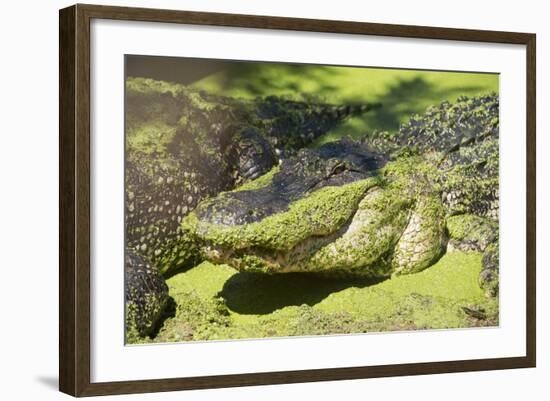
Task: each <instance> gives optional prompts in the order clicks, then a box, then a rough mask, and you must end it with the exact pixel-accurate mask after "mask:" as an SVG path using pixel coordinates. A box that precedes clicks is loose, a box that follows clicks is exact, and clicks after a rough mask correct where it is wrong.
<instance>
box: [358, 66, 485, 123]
mask: <svg viewBox="0 0 550 401" xmlns="http://www.w3.org/2000/svg"><path fill="white" fill-rule="evenodd" d="M481 89H483V88H482V87H480V86H468V87H461V91H463V92H464V93H472V92H476V91H479V90H481ZM456 92H457V89H456V88H440V87H438V86H437V85H434V84H432V83H430V82H428V81H427V80H425V79H424V78H422V77H419V76H416V77H413V78H410V79H399V80H398V81H397V82H396V83H394V84H393V85H391V86H390V87H389V89H388V91H387V92H386V93H385V94H384V95H382V96H380V97H378V98H377V101H378V102H380V103H381V104H382V107H380V108H378V109H376V110H373V111H372V112H371V113H370V114H368V115H367V116H366V118H368V119H369V122H370V125H371V126H374V127H376V128H377V129H379V130H396V129H398V128H399V125H400V124H401V122H403V116H407V117H409V116H411V115H413V114H416V113H422V112H424V110H425V109H426V107H427V105H428V104H430V103H432V102H433V99H447V98H449V97H451V96H453V97H454V96H455V94H456ZM448 100H452V101H454V100H455V99H454V98H453V99H448Z"/></svg>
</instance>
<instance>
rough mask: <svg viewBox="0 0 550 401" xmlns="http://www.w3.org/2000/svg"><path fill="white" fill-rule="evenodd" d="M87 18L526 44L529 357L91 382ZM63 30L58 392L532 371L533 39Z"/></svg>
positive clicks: (250, 19)
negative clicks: (109, 23)
mask: <svg viewBox="0 0 550 401" xmlns="http://www.w3.org/2000/svg"><path fill="white" fill-rule="evenodd" d="M93 18H99V19H110V20H127V21H147V22H165V23H183V24H195V25H211V26H225V27H242V28H266V29H278V30H293V31H310V32H328V33H345V34H357V35H376V36H392V37H401V38H423V39H443V40H456V41H474V42H491V43H507V44H519V45H525V46H526V50H527V51H526V54H527V59H526V66H527V67H526V71H527V83H526V87H527V97H526V98H527V109H526V110H527V121H526V129H527V130H526V132H527V136H526V141H527V177H526V183H527V193H526V202H527V203H526V204H527V216H526V219H527V220H526V221H527V226H526V255H527V258H526V264H525V266H526V272H525V274H526V283H527V288H526V294H527V299H526V311H525V313H526V327H525V330H526V356H523V357H511V358H493V359H476V360H461V361H439V362H430V363H410V364H399V365H381V366H365V367H348V368H329V369H315V370H300V371H281V372H264V373H262V372H259V373H249V374H231V375H222V376H202V377H187V378H185V377H182V378H169V379H155V380H136V381H121V382H101V383H91V380H90V362H91V355H90V354H91V351H90V173H91V171H90V21H91V20H92V19H93ZM59 29H60V36H59V51H60V52H59V57H60V69H59V82H60V83H59V85H60V86H59V93H60V103H59V125H60V126H59V129H60V137H59V138H60V139H59V151H60V165H59V182H60V185H59V191H60V192H59V197H60V199H59V229H60V234H59V258H60V264H59V275H60V278H59V280H60V281H59V283H60V286H59V358H60V360H59V388H60V390H61V391H62V392H64V393H67V394H70V395H73V396H93V395H105V394H122V393H143V392H154V391H173V390H187V389H203V388H219V387H235V386H250V385H263V384H280V383H297V382H314V381H324V380H346V379H362V378H373V377H388V376H401V375H420V374H433V373H449V372H465V371H480V370H494V369H511V368H527V367H535V363H536V313H535V309H536V305H535V300H536V294H535V289H536V285H535V284H536V278H535V274H536V272H535V231H536V229H535V213H536V211H535V207H536V201H535V194H536V192H535V191H536V189H535V159H536V156H535V143H536V142H535V141H536V138H535V119H536V106H535V97H536V94H535V64H536V63H535V46H536V44H535V43H536V36H535V34H531V33H513V32H495V31H481V30H466V29H450V28H434V27H420V26H404V25H386V24H372V23H360V22H347V21H328V20H313V19H297V18H281V17H266V16H252V15H236V14H218V13H202V12H189V11H169V10H155V9H140V8H124V7H110V6H95V5H80V4H79V5H74V6H72V7H68V8H65V9H62V10H60V14H59Z"/></svg>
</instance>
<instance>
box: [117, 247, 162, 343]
mask: <svg viewBox="0 0 550 401" xmlns="http://www.w3.org/2000/svg"><path fill="white" fill-rule="evenodd" d="M124 273H125V296H126V333H127V336H128V337H131V336H137V337H144V336H147V335H150V334H151V333H152V331H153V330H154V329H155V326H156V324H157V322H158V320H159V318H160V317H161V315H162V312H163V311H164V309H165V307H166V305H167V302H168V299H169V298H168V286H167V285H166V283H165V282H164V279H163V278H162V276H161V275H160V273H159V272H158V270H157V269H156V268H155V267H153V266H151V265H150V264H149V263H147V262H146V261H145V260H144V259H143V258H142V257H141V256H139V255H137V254H136V253H135V252H133V251H132V250H130V249H126V255H125V270H124Z"/></svg>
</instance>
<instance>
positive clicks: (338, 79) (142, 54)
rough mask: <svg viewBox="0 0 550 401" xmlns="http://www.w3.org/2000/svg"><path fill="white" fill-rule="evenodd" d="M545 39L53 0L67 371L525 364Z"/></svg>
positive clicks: (352, 372) (344, 374) (309, 372)
mask: <svg viewBox="0 0 550 401" xmlns="http://www.w3.org/2000/svg"><path fill="white" fill-rule="evenodd" d="M535 112H536V110H535V35H534V34H529V33H511V32H494V31H479V30H464V29H450V28H432V27H418V26H402V25H384V24H370V23H359V22H344V21H322V20H309V19H294V18H281V17H265V16H250V15H231V14H216V13H200V12H187V11H168V10H153V9H137V8H121V7H106V6H94V5H75V6H72V7H69V8H66V9H63V10H61V11H60V390H61V391H63V392H65V393H68V394H71V395H74V396H90V395H103V394H120V393H139V392H153V391H171V390H184V389H200V388H216V387H231V386H247V385H260V384H278V383H294V382H307V381H322V380H341V379H359V378H372V377H384V376H397V375H418V374H431V373H440V372H460V371H476V370H489V369H510V368H525V367H534V366H535V355H536V352H535V332H536V319H535V298H536V297H535Z"/></svg>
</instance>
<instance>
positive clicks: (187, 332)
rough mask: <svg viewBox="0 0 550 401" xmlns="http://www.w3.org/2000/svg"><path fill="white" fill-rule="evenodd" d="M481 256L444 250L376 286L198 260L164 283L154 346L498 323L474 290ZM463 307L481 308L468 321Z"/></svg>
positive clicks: (493, 309) (489, 303)
mask: <svg viewBox="0 0 550 401" xmlns="http://www.w3.org/2000/svg"><path fill="white" fill-rule="evenodd" d="M480 270H481V254H479V253H477V252H468V253H465V252H450V253H447V254H446V255H444V256H443V257H442V258H441V259H440V260H439V261H438V262H437V263H436V264H435V265H433V266H431V267H430V268H428V269H425V270H424V271H422V272H419V273H417V274H414V275H403V276H394V277H392V278H391V279H387V280H384V281H372V280H359V279H354V280H326V279H324V278H322V277H319V276H315V275H311V274H297V273H288V274H280V275H273V276H269V275H265V274H251V273H238V272H237V271H236V270H234V269H232V268H230V267H228V266H227V265H214V264H211V263H209V262H203V263H201V264H200V265H198V266H196V267H194V268H192V269H190V270H188V271H186V272H184V273H180V274H177V275H175V276H173V277H172V278H170V279H168V280H167V284H168V287H169V291H170V296H171V297H173V298H174V300H175V302H176V305H177V312H176V315H175V316H174V317H171V318H169V319H167V320H166V321H165V323H164V326H163V327H162V328H161V329H160V331H159V334H158V336H157V337H156V338H154V339H153V340H150V341H154V342H173V341H188V340H196V341H202V340H214V339H216V340H229V339H239V338H262V337H280V336H305V335H326V334H349V333H366V332H384V331H396V330H421V329H450V328H467V327H479V326H496V325H498V299H496V298H487V297H485V293H484V290H483V289H481V288H480V287H479V286H478V283H477V279H478V275H479V272H480ZM464 307H475V308H478V309H479V308H481V309H482V310H484V311H485V314H486V315H487V317H486V318H485V319H474V318H472V317H470V316H468V315H467V314H466V313H464V310H463V308H464Z"/></svg>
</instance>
